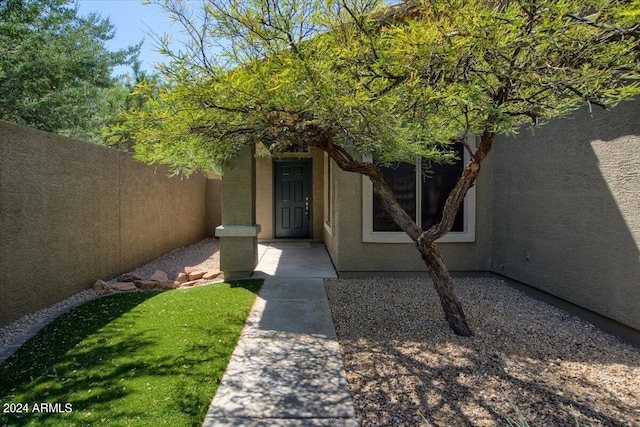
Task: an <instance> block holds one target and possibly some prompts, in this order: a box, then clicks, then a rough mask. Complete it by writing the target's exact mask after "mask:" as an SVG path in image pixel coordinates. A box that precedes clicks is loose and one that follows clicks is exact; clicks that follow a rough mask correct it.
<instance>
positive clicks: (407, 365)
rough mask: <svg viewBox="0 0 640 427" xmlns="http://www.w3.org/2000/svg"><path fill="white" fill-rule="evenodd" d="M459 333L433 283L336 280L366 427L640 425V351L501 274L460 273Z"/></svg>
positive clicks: (341, 328)
mask: <svg viewBox="0 0 640 427" xmlns="http://www.w3.org/2000/svg"><path fill="white" fill-rule="evenodd" d="M455 282H456V286H457V289H458V292H459V295H460V298H461V300H462V302H463V306H464V309H465V313H466V315H467V318H468V321H469V323H470V326H471V328H472V330H473V331H474V333H475V335H474V336H473V337H471V338H463V337H458V336H455V335H454V334H453V333H452V332H451V331H450V329H449V327H448V324H447V323H446V321H445V320H444V316H443V314H442V309H441V308H440V304H439V302H438V299H437V295H436V293H435V290H434V289H433V286H432V285H431V283H430V281H428V280H426V279H422V280H420V279H415V278H411V279H406V278H405V279H389V278H384V279H383V278H374V279H371V278H367V279H353V280H343V279H336V280H329V281H328V282H327V292H328V295H329V300H330V304H331V309H332V312H333V316H334V321H335V325H336V330H337V333H338V339H339V342H340V347H341V351H342V354H343V358H344V362H345V370H346V372H347V379H348V381H349V386H350V389H351V393H352V395H353V398H354V403H355V406H356V413H357V418H358V421H359V422H360V423H361V424H362V425H363V426H365V427H366V426H418V425H420V426H503V425H509V424H508V421H507V418H508V417H510V418H512V419H517V413H516V409H515V408H518V410H519V411H521V413H522V415H523V416H524V419H525V420H526V421H527V422H528V424H517V425H519V426H520V425H530V426H576V421H577V422H578V423H579V425H580V426H640V349H638V348H637V347H634V346H632V345H629V344H625V343H623V342H622V341H620V340H619V339H617V338H615V337H613V336H611V335H609V334H606V333H604V332H602V331H601V330H599V329H597V328H596V327H594V326H593V325H591V324H590V323H587V322H585V321H582V320H580V319H578V318H576V317H572V316H571V315H569V314H568V313H566V312H564V311H562V310H559V309H557V308H554V307H552V306H549V305H547V304H545V303H543V302H540V301H537V300H534V299H532V298H530V297H528V296H527V295H525V294H524V293H522V292H519V291H517V290H515V289H513V288H511V287H509V286H508V285H506V284H505V283H504V282H502V281H500V280H499V279H495V278H486V277H483V278H479V277H476V278H462V279H455Z"/></svg>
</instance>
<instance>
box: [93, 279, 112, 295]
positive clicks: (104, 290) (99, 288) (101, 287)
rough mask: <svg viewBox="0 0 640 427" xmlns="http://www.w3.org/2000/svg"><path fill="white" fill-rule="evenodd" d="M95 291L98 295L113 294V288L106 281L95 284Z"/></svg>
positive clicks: (98, 281)
mask: <svg viewBox="0 0 640 427" xmlns="http://www.w3.org/2000/svg"><path fill="white" fill-rule="evenodd" d="M93 290H94V291H96V292H97V293H98V295H106V294H110V293H111V287H109V284H108V283H107V282H105V281H104V280H97V281H96V283H94V284H93Z"/></svg>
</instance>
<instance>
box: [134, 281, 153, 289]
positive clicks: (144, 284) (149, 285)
mask: <svg viewBox="0 0 640 427" xmlns="http://www.w3.org/2000/svg"><path fill="white" fill-rule="evenodd" d="M135 286H136V287H137V288H138V289H142V290H143V291H151V290H153V289H155V288H157V287H158V282H156V281H155V280H137V281H136V282H135Z"/></svg>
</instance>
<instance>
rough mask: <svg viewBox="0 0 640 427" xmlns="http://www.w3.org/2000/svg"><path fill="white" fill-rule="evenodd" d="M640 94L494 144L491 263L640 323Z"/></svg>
mask: <svg viewBox="0 0 640 427" xmlns="http://www.w3.org/2000/svg"><path fill="white" fill-rule="evenodd" d="M639 117H640V100H636V101H635V102H627V103H623V104H621V105H620V106H619V107H618V108H616V109H614V110H613V111H603V110H594V112H593V117H590V116H589V113H588V111H586V110H580V111H578V112H577V113H575V114H574V115H573V117H572V118H571V119H566V120H559V121H555V122H552V123H550V124H549V125H547V126H545V127H543V128H541V129H535V134H534V135H532V134H531V132H530V131H528V130H523V131H522V132H521V134H520V135H519V136H518V137H517V138H516V140H515V141H514V140H513V139H507V138H500V139H499V140H498V141H497V143H496V144H495V146H494V153H493V155H494V171H493V173H494V201H493V247H492V271H494V272H496V273H499V274H501V275H504V276H506V277H509V278H511V279H515V280H518V281H520V282H523V283H525V284H528V285H530V286H533V287H535V288H538V289H541V290H543V291H545V292H548V293H550V294H552V295H555V296H557V297H559V298H562V299H564V300H567V301H569V302H572V303H574V304H577V305H579V306H581V307H584V308H586V309H588V310H591V311H593V312H595V313H598V314H600V315H603V316H605V317H607V318H610V319H613V320H615V321H617V322H620V323H622V324H623V325H627V326H629V327H631V328H633V329H635V330H640V311H639V310H638V307H640V258H639V255H640V121H639V120H638V118H639Z"/></svg>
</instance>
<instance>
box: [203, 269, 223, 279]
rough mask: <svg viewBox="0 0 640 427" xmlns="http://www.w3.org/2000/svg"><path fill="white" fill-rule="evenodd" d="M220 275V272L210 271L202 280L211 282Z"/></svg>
mask: <svg viewBox="0 0 640 427" xmlns="http://www.w3.org/2000/svg"><path fill="white" fill-rule="evenodd" d="M219 275H220V270H209V271H207V272H206V273H205V274H204V276H202V278H203V279H205V280H211V279H215V278H216V277H218V276H219Z"/></svg>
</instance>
